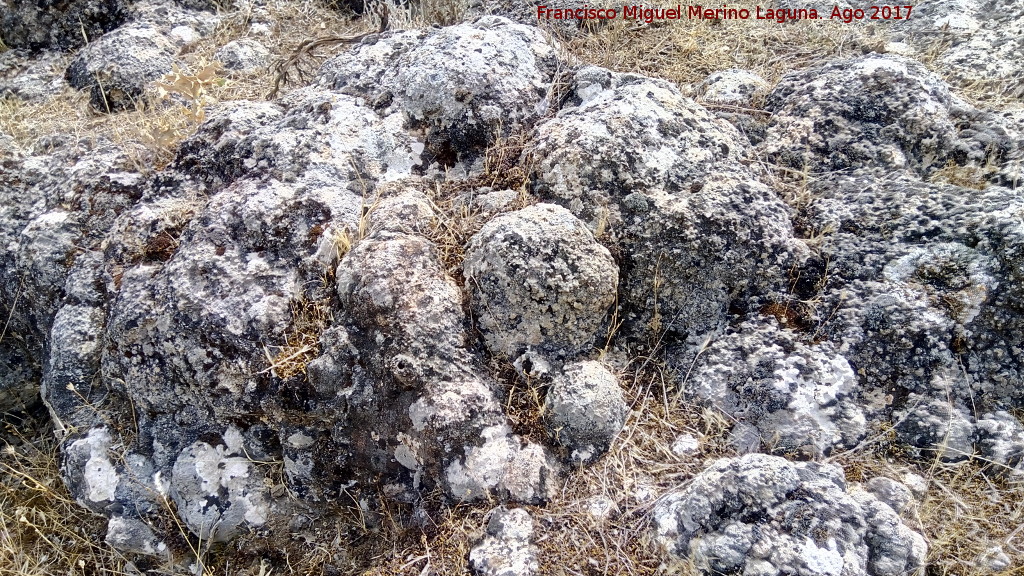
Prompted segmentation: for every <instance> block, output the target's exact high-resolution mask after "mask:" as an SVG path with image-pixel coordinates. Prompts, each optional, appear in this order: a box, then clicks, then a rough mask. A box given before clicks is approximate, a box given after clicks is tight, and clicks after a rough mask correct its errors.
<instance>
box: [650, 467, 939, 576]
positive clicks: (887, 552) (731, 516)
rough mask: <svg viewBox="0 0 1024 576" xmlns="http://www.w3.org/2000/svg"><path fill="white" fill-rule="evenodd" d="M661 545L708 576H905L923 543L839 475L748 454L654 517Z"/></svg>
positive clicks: (663, 503) (712, 470)
mask: <svg viewBox="0 0 1024 576" xmlns="http://www.w3.org/2000/svg"><path fill="white" fill-rule="evenodd" d="M653 523H654V526H655V530H656V534H657V539H658V541H659V542H660V543H661V545H662V546H664V547H665V548H666V550H667V551H668V552H669V554H672V555H676V556H678V557H682V558H690V559H691V560H692V561H693V562H694V564H695V566H696V567H697V568H698V569H699V570H700V571H701V572H702V573H704V574H721V573H727V574H728V573H742V574H757V575H765V576H768V575H773V576H774V575H782V574H787V575H790V574H791V575H797V576H826V575H827V576H840V575H842V576H863V575H870V576H883V575H885V576H897V575H902V574H914V573H917V572H918V571H920V570H922V569H923V567H924V561H925V553H926V551H927V546H926V544H925V540H924V538H923V537H921V536H920V535H919V534H917V533H916V532H914V531H912V530H911V529H910V528H908V527H907V526H906V525H905V524H903V522H902V521H901V520H900V517H899V515H898V514H897V513H896V512H895V511H893V509H892V508H891V507H890V506H889V505H888V504H885V503H884V502H881V501H880V500H878V499H877V498H875V496H873V495H872V494H871V493H869V492H865V491H863V490H860V489H858V488H853V487H848V486H847V484H846V481H845V479H844V477H843V472H842V470H841V469H839V468H837V467H835V466H831V465H828V464H818V463H813V462H801V463H793V462H789V461H787V460H784V459H782V458H778V457H775V456H767V455H763V454H750V455H747V456H743V457H741V458H726V459H722V460H718V461H716V462H714V463H713V464H711V465H710V466H709V467H707V468H706V469H705V470H704V471H703V472H701V473H700V474H699V475H697V477H696V478H694V480H693V481H692V482H691V483H690V484H688V485H687V486H686V487H685V488H682V489H681V490H678V491H675V492H671V493H669V494H668V495H667V496H665V497H664V498H662V499H661V500H660V501H659V502H658V504H657V505H656V506H655V508H654V512H653Z"/></svg>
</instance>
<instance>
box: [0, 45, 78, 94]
mask: <svg viewBox="0 0 1024 576" xmlns="http://www.w3.org/2000/svg"><path fill="white" fill-rule="evenodd" d="M62 61H63V58H62V57H61V55H60V54H59V53H54V52H43V53H40V54H32V53H31V52H29V51H28V50H7V51H5V52H0V98H17V99H19V100H24V101H28V102H38V101H41V100H44V99H46V98H50V97H53V96H55V95H57V94H60V93H61V92H62V91H63V90H64V88H65V87H67V82H65V81H64V66H63V64H62Z"/></svg>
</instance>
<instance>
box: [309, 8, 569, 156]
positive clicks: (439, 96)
mask: <svg viewBox="0 0 1024 576" xmlns="http://www.w3.org/2000/svg"><path fill="white" fill-rule="evenodd" d="M557 50H558V45H557V44H556V43H555V42H554V41H553V40H551V39H550V38H549V37H548V36H547V35H546V34H544V33H543V32H541V31H540V30H538V29H537V28H534V27H531V26H523V25H521V24H515V23H513V22H511V21H509V20H506V19H504V18H499V17H493V16H485V17H482V18H478V19H477V20H475V21H474V22H472V23H466V24H458V25H456V26H450V27H446V28H440V29H436V28H435V29H427V30H417V31H406V32H395V33H389V34H384V35H382V36H381V37H380V38H379V39H377V40H376V41H373V42H371V41H368V42H367V43H364V44H360V45H357V46H355V47H353V49H352V50H350V51H348V52H346V53H345V54H343V55H342V56H339V57H336V58H333V59H331V60H329V61H327V62H326V63H325V64H324V66H323V68H322V70H321V77H320V85H321V86H323V87H330V88H333V89H335V90H340V91H342V92H344V93H347V94H352V95H356V96H358V97H360V98H363V99H364V100H365V101H366V103H367V104H369V105H370V106H371V107H373V108H374V109H375V110H377V111H378V112H380V113H381V114H389V113H392V112H401V113H403V114H404V115H405V117H406V118H407V120H408V121H409V123H410V124H411V125H412V126H413V127H415V128H418V129H421V130H423V131H424V133H425V144H426V147H427V151H428V152H429V153H430V154H431V156H432V157H433V160H434V161H436V162H438V163H439V164H440V165H441V166H444V167H450V166H453V165H455V164H456V163H457V162H459V161H462V160H467V161H470V162H471V161H472V160H474V159H475V158H477V157H479V156H480V155H481V154H482V153H483V152H484V151H485V149H486V148H487V147H488V146H489V145H490V144H491V143H492V142H494V140H495V138H497V137H499V136H506V135H509V134H512V133H515V132H519V131H522V130H525V129H528V128H529V127H530V126H532V124H533V123H535V122H536V121H537V120H539V119H540V118H541V117H543V116H544V114H545V113H546V112H547V111H548V110H549V109H550V108H551V106H552V104H551V103H550V102H549V95H548V90H549V85H550V83H551V81H552V78H553V76H554V74H555V71H556V69H557V68H558V59H557Z"/></svg>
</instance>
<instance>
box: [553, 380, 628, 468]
mask: <svg viewBox="0 0 1024 576" xmlns="http://www.w3.org/2000/svg"><path fill="white" fill-rule="evenodd" d="M628 414H629V406H627V404H626V400H625V398H623V395H622V388H620V387H619V381H618V379H617V378H616V377H615V375H614V374H612V373H611V372H610V371H609V370H608V369H607V368H605V367H604V366H603V365H602V364H600V363H599V362H594V361H585V362H577V363H573V364H567V365H566V366H565V367H564V368H563V369H562V372H561V373H559V374H558V375H556V376H555V377H554V378H553V379H552V382H551V386H550V387H549V388H548V393H547V396H546V397H545V399H544V416H545V426H546V427H547V429H548V433H549V434H550V435H551V436H552V437H553V438H554V439H555V441H556V442H557V443H559V444H561V445H562V446H564V447H565V448H566V450H567V451H568V452H569V459H570V460H571V461H572V462H574V463H582V464H589V463H591V462H593V461H594V460H596V459H597V458H598V457H600V456H601V455H602V454H604V453H605V452H607V451H608V448H609V447H610V446H611V443H612V441H613V440H614V439H615V436H617V435H618V433H619V432H620V431H622V427H623V425H624V424H625V423H626V416H627V415H628Z"/></svg>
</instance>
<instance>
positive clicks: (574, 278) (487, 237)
mask: <svg viewBox="0 0 1024 576" xmlns="http://www.w3.org/2000/svg"><path fill="white" fill-rule="evenodd" d="M463 270H464V273H465V275H466V278H467V282H468V283H469V286H470V290H471V294H472V305H473V311H474V313H475V314H476V316H477V322H478V324H479V326H480V330H481V332H482V333H483V335H484V341H485V343H486V344H487V348H488V349H489V350H490V351H491V352H492V353H493V354H498V355H503V356H506V357H508V358H509V359H515V358H518V357H519V355H520V354H522V353H524V352H526V351H527V350H528V349H530V350H536V351H538V352H541V353H543V354H550V355H553V356H559V357H564V356H573V355H575V354H579V353H580V352H583V351H585V350H586V349H587V348H588V347H589V346H591V345H592V344H593V342H594V337H595V336H596V334H597V332H598V329H599V328H600V327H601V324H602V321H603V320H604V318H605V315H606V314H607V313H608V311H609V309H610V308H611V306H612V304H613V303H614V302H615V292H616V289H617V287H618V268H617V267H616V265H615V261H614V260H612V257H611V254H609V252H608V250H607V249H606V248H605V247H604V246H601V244H599V243H598V242H597V240H595V239H594V236H593V234H591V233H590V231H589V230H588V229H587V227H586V226H585V225H584V224H583V222H581V221H580V220H579V219H577V218H576V217H575V216H573V215H572V213H571V212H569V211H568V210H566V209H565V208H562V207H561V206H556V205H552V204H538V205H535V206H531V207H528V208H524V209H522V210H518V211H516V212H511V213H508V214H504V215H501V216H498V217H497V218H495V219H493V220H491V221H490V222H488V223H487V224H486V225H485V226H484V227H483V228H482V229H481V230H480V232H478V233H477V234H476V235H474V236H473V237H472V238H471V239H470V241H469V245H468V247H467V248H466V258H465V263H464V265H463Z"/></svg>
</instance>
